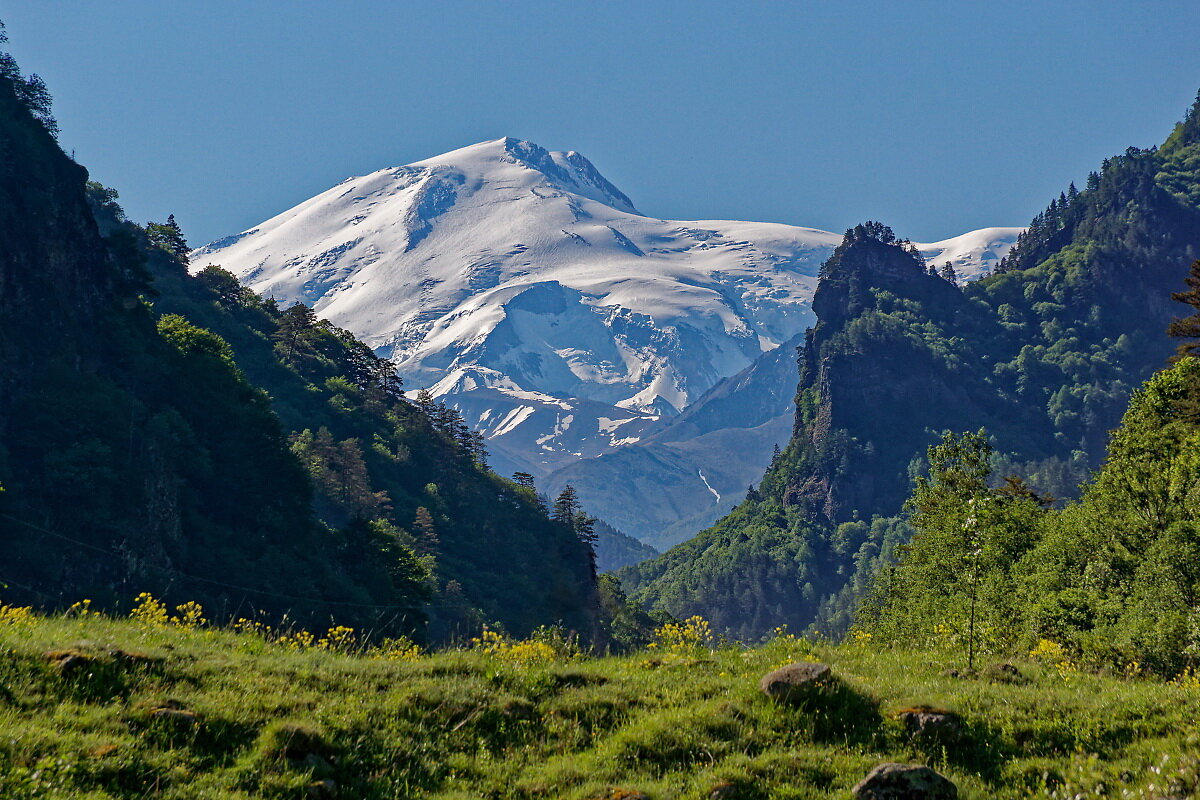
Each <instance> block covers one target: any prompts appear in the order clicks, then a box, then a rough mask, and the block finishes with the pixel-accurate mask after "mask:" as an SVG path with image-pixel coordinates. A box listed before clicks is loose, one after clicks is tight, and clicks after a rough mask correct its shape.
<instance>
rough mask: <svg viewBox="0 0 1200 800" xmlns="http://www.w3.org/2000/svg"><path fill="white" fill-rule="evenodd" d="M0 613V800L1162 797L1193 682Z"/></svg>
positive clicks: (1188, 741)
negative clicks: (897, 793) (918, 776)
mask: <svg viewBox="0 0 1200 800" xmlns="http://www.w3.org/2000/svg"><path fill="white" fill-rule="evenodd" d="M8 611H9V613H8V616H7V617H5V616H3V615H0V797H3V798H6V800H21V799H22V798H62V799H63V800H66V799H67V798H70V799H71V800H77V799H79V798H87V799H88V800H99V799H100V798H259V797H270V798H307V797H327V798H442V799H444V800H449V799H450V798H457V799H462V800H465V799H466V798H579V799H583V798H621V797H638V796H639V795H638V794H637V793H642V794H643V795H644V796H646V797H649V798H652V800H660V799H661V800H666V798H712V797H719V798H725V799H729V798H780V799H782V798H830V797H833V798H838V797H850V796H851V795H850V789H851V787H852V786H853V785H854V784H855V783H856V782H857V781H858V780H860V779H861V778H862V777H863V776H864V775H865V774H866V773H867V772H868V771H869V770H870V769H871V768H872V767H873V766H875V765H876V764H878V763H880V762H883V761H902V762H910V763H926V764H929V765H931V766H933V767H934V768H935V769H937V770H938V771H940V772H941V773H943V774H944V775H946V776H947V777H949V778H950V779H951V780H953V781H954V782H955V783H956V784H957V785H958V787H959V791H960V796H962V797H967V798H1008V797H1012V798H1015V797H1029V796H1034V797H1062V798H1067V797H1072V798H1073V797H1080V796H1082V797H1099V796H1109V797H1161V798H1169V797H1187V796H1190V795H1191V793H1192V792H1193V791H1194V790H1195V788H1196V777H1197V769H1198V765H1200V761H1198V760H1197V755H1198V754H1200V750H1198V749H1197V745H1198V744H1200V737H1198V736H1197V722H1196V720H1197V718H1198V717H1200V686H1197V685H1196V681H1194V680H1180V681H1175V682H1163V681H1161V680H1156V679H1150V678H1144V677H1138V676H1106V675H1097V674H1089V673H1085V672H1082V671H1077V670H1075V669H1074V668H1073V667H1071V666H1070V665H1069V664H1067V663H1063V664H1060V665H1055V664H1054V663H1046V664H1042V663H1038V662H1036V661H1033V660H1017V661H1014V662H1012V663H1013V664H1015V665H1016V666H1017V668H1018V669H1019V670H1020V673H1021V674H1020V676H1012V675H1010V674H1008V673H1002V672H999V671H995V670H991V671H989V670H987V669H984V670H982V671H981V675H980V677H971V678H962V677H950V676H949V674H948V673H949V671H950V670H952V669H954V668H961V667H962V666H963V660H964V659H963V658H962V657H961V656H960V655H959V654H957V653H952V652H946V653H941V652H901V651H896V650H876V649H872V648H871V647H870V646H868V645H867V644H863V643H857V644H843V645H838V646H826V645H822V644H813V643H810V642H807V641H805V640H803V639H798V638H795V637H791V636H787V635H782V636H777V637H776V638H775V639H773V640H772V641H770V642H767V643H765V644H762V645H759V646H756V647H753V648H746V647H741V646H720V647H708V646H705V645H704V644H696V643H694V642H683V643H681V642H680V641H679V640H675V641H674V642H673V643H672V642H664V643H663V644H662V645H660V646H659V647H658V648H652V649H650V650H647V651H645V652H640V653H636V654H632V655H625V656H606V657H590V656H583V655H570V654H569V652H568V651H567V649H566V648H563V649H562V651H561V652H560V651H559V650H555V649H553V648H550V647H549V646H546V645H544V644H540V643H530V642H526V643H513V642H505V641H504V640H502V639H501V638H500V637H494V641H492V642H491V646H490V647H489V646H488V645H487V643H485V642H477V643H475V645H474V646H467V647H464V648H463V649H460V650H450V651H445V652H439V653H435V654H426V655H420V656H419V657H414V656H413V654H412V653H411V652H404V651H402V650H392V651H381V650H378V649H374V650H373V649H368V648H356V647H353V646H351V645H349V644H347V643H346V642H345V641H340V642H339V641H334V642H333V643H332V644H331V643H330V642H329V641H328V640H327V641H326V643H325V645H321V644H320V640H319V639H318V638H314V640H313V642H311V643H310V642H306V641H301V642H297V640H296V638H295V637H292V638H291V639H289V640H285V641H284V642H277V641H268V639H266V638H264V637H263V636H262V635H259V634H256V633H254V632H252V631H242V632H236V631H232V630H224V629H213V628H209V627H204V626H200V627H191V628H189V627H186V626H183V625H181V624H171V623H170V622H167V623H165V624H164V623H163V622H162V621H161V620H159V621H157V622H154V621H146V620H140V621H139V620H129V619H120V620H118V619H111V618H107V617H103V616H98V615H88V616H85V617H83V618H78V617H64V616H55V617H38V616H34V615H32V614H22V613H20V612H19V611H16V612H14V611H13V610H12V609H9V610H8ZM339 647H341V648H342V649H341V650H339V649H338V648H339ZM389 656H390V657H389ZM806 659H807V660H820V661H823V662H825V663H828V664H829V665H830V666H831V667H832V669H833V671H834V674H835V675H836V676H837V678H838V679H839V684H838V688H837V689H836V690H833V691H830V692H827V693H825V694H823V695H822V696H821V697H819V698H818V699H817V700H816V701H814V702H812V703H811V704H810V705H809V706H807V707H803V708H792V707H784V706H780V705H777V704H775V703H773V702H772V701H770V700H768V699H767V698H766V697H765V696H763V695H762V694H761V693H760V692H759V691H758V680H759V678H760V677H761V676H762V675H763V674H765V673H766V672H768V671H769V670H771V669H773V668H775V667H778V666H781V665H783V664H786V663H790V662H792V661H798V660H806ZM985 663H986V662H985ZM988 675H992V676H993V677H994V678H995V679H994V680H993V679H989V677H988ZM916 706H930V707H934V708H939V709H945V710H948V711H952V712H955V713H957V714H958V715H960V716H961V718H962V720H963V722H964V725H965V731H966V732H965V736H964V737H963V739H962V740H961V741H960V742H958V743H957V744H955V745H954V746H952V747H946V746H922V745H919V744H915V743H914V742H913V741H912V740H911V739H910V737H909V734H908V733H907V731H906V730H905V729H904V727H903V725H902V724H901V723H900V722H899V721H898V720H897V719H896V718H895V714H896V712H898V711H900V710H903V709H905V708H909V707H916Z"/></svg>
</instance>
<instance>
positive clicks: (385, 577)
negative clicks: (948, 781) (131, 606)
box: [0, 81, 595, 633]
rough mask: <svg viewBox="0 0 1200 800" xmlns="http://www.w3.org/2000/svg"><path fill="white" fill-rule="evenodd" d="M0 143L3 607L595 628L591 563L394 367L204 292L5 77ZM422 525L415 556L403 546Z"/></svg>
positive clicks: (254, 302) (338, 334)
mask: <svg viewBox="0 0 1200 800" xmlns="http://www.w3.org/2000/svg"><path fill="white" fill-rule="evenodd" d="M0 145H2V146H3V147H4V148H5V152H6V153H8V155H9V159H8V162H7V163H9V164H10V165H11V166H10V168H9V169H7V170H5V171H3V172H2V173H0V243H2V244H3V247H2V248H0V420H2V427H0V485H3V486H4V488H5V492H4V493H3V495H2V497H0V580H2V581H4V582H6V583H7V584H8V586H7V588H6V589H5V597H6V599H9V600H13V601H16V600H21V599H24V600H26V601H31V602H36V603H38V604H41V605H47V606H54V605H59V604H65V603H69V602H72V601H75V600H78V599H81V598H82V597H85V596H86V597H90V598H91V599H93V600H94V601H95V602H96V604H97V605H99V606H109V607H112V606H114V605H117V604H119V603H127V602H128V601H129V599H130V598H131V597H133V596H134V595H136V594H137V593H138V592H141V591H150V592H153V593H155V594H157V595H159V596H163V597H164V598H165V599H166V600H167V601H168V602H169V603H172V602H179V601H181V600H197V601H200V602H201V603H203V605H204V606H205V607H206V608H207V609H208V610H209V613H210V615H212V616H213V617H214V618H223V617H227V616H232V615H238V614H240V615H250V614H252V613H253V611H255V610H261V611H264V612H266V613H269V614H271V615H275V616H279V615H282V614H283V613H285V612H286V613H288V614H289V615H290V618H291V619H292V620H294V621H298V622H301V623H302V624H310V623H311V624H314V625H318V624H325V623H328V621H329V620H330V619H331V618H336V620H337V621H338V622H342V623H345V624H349V625H354V626H361V627H364V628H370V629H371V630H373V631H375V632H377V633H383V632H386V631H387V630H389V629H391V630H395V629H398V630H402V631H410V632H419V631H420V629H421V627H422V623H423V620H424V617H425V614H426V611H429V612H430V613H431V615H432V616H434V617H435V619H434V621H435V622H436V623H438V624H439V625H441V621H442V620H444V619H445V618H446V617H447V616H448V615H450V616H455V615H456V616H455V618H456V619H468V618H469V619H474V620H479V619H480V618H481V617H480V615H481V611H480V609H481V610H482V615H483V618H485V619H487V620H489V621H495V622H499V623H501V624H503V625H504V626H506V627H508V628H510V629H511V630H513V631H514V632H517V633H522V632H525V631H528V630H531V629H532V628H534V627H536V626H537V625H540V624H548V623H554V622H557V621H562V622H563V623H564V624H566V625H568V626H570V627H573V628H575V629H576V630H582V631H585V632H590V631H591V626H592V622H593V618H594V602H595V594H594V592H595V590H594V583H593V579H592V574H591V569H590V567H589V559H588V556H587V548H586V547H585V546H584V545H583V544H582V543H581V542H579V540H578V538H577V537H576V536H575V535H574V533H573V532H571V531H565V530H563V529H562V527H561V526H559V525H556V524H554V523H552V522H551V521H550V520H548V519H547V518H546V516H545V514H544V512H543V511H542V510H541V509H540V508H539V507H538V505H537V503H536V501H534V500H531V499H530V498H529V497H528V496H527V492H526V491H525V490H523V489H521V488H520V487H517V486H515V485H514V484H512V483H510V482H508V481H505V480H503V479H501V478H499V477H497V476H495V475H493V474H491V473H489V472H487V471H486V470H485V469H484V468H483V466H482V461H483V460H482V456H481V451H482V448H481V446H480V444H479V442H478V441H475V440H472V441H471V442H470V443H469V444H470V446H469V447H464V443H465V439H466V437H465V435H464V434H463V433H462V432H461V431H460V430H459V429H458V428H457V427H454V426H453V425H452V424H450V423H452V422H453V420H449V422H448V423H447V424H445V425H443V424H439V421H435V420H432V419H431V418H430V417H429V416H427V415H426V414H423V413H422V412H421V411H420V410H418V409H417V408H415V407H413V406H412V405H410V404H409V403H407V402H406V401H404V400H403V396H402V390H401V386H400V383H399V380H398V378H397V377H396V375H395V371H394V369H393V368H392V367H391V365H390V364H388V363H387V362H384V361H381V360H380V359H378V358H376V357H375V355H374V354H373V353H372V352H371V350H370V349H369V348H367V347H366V346H365V345H363V344H362V343H361V342H358V341H357V340H356V339H354V337H353V336H351V335H350V334H349V333H347V332H346V331H342V330H339V329H337V328H335V327H333V326H331V325H329V324H328V323H325V322H323V321H321V320H318V319H316V318H315V316H314V315H313V314H312V312H311V310H310V309H307V308H305V307H303V306H300V307H294V308H292V309H288V310H286V311H280V310H279V309H278V308H276V307H275V305H274V303H272V302H270V301H263V300H260V299H259V298H257V297H256V296H254V295H253V293H251V292H249V291H247V290H244V289H240V288H239V287H237V286H236V282H235V281H233V280H232V276H230V275H229V274H228V273H225V272H224V271H223V270H220V269H219V268H217V267H211V266H210V267H208V268H206V269H204V270H202V271H201V273H200V275H199V276H198V277H196V278H193V277H190V276H189V275H188V274H187V271H186V264H185V261H184V259H185V256H186V252H187V250H186V247H187V245H186V242H185V240H184V238H183V235H182V232H181V231H180V230H179V228H178V226H177V225H175V224H174V220H173V219H169V220H168V222H167V223H164V224H163V225H161V226H155V227H152V228H151V229H150V230H148V231H147V230H145V229H142V228H140V227H138V226H137V225H134V224H133V223H130V222H129V221H128V220H126V219H125V216H124V214H123V213H122V212H121V209H120V207H119V206H118V205H117V202H116V199H117V195H116V193H115V192H113V191H111V190H107V189H105V188H104V187H102V186H100V185H98V184H95V183H90V184H86V185H85V182H86V179H87V175H86V172H85V171H84V170H83V169H82V168H81V167H78V166H77V165H75V164H73V163H72V162H71V161H70V160H69V159H67V158H66V157H65V156H64V155H63V154H62V152H61V150H60V149H59V148H58V147H57V145H56V144H55V143H54V142H53V140H52V139H51V138H50V137H49V136H48V135H47V133H46V131H45V129H44V127H43V126H41V125H39V124H37V122H36V121H35V120H34V119H33V118H32V117H31V115H30V112H29V110H28V109H27V108H26V105H25V104H24V103H23V102H22V101H21V100H20V99H19V98H18V97H17V96H16V94H15V93H14V92H13V90H12V89H11V86H10V82H8V81H0ZM443 422H445V420H443ZM447 425H449V427H447ZM289 433H291V434H292V436H293V438H292V440H291V442H290V443H289V439H288V434H289ZM289 444H290V446H289ZM298 456H299V457H298ZM314 487H315V489H316V491H315V493H314V491H313V489H314ZM419 508H424V509H425V510H426V514H427V515H428V516H429V517H430V518H431V519H432V520H433V525H434V527H435V528H436V531H437V536H436V539H434V540H432V541H431V540H429V539H428V538H426V539H423V540H422V547H423V548H424V549H425V550H426V551H427V552H426V554H425V555H422V556H418V555H417V554H416V553H415V552H414V550H413V548H414V547H416V546H417V540H416V538H415V537H414V535H413V533H411V532H409V531H406V530H404V528H403V527H401V526H403V525H407V524H409V522H410V521H411V520H413V519H414V518H416V516H417V510H418V509H419ZM435 550H436V553H434V552H433V551H435ZM433 570H436V575H434V574H432V571H433ZM431 596H432V597H433V606H432V607H430V606H427V601H428V600H429V599H430V598H431ZM446 609H450V610H449V611H447V610H446ZM451 612H453V613H451ZM441 629H443V630H444V629H446V626H445V625H441Z"/></svg>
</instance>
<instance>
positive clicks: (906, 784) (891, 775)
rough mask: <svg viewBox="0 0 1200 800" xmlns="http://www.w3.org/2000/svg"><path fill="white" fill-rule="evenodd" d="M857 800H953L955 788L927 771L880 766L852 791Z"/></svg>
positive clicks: (907, 767)
mask: <svg viewBox="0 0 1200 800" xmlns="http://www.w3.org/2000/svg"><path fill="white" fill-rule="evenodd" d="M854 796H855V797H856V798H858V800H956V798H957V797H958V787H957V786H955V785H954V784H953V783H951V782H950V781H949V780H947V779H946V778H944V777H942V776H941V775H939V774H938V773H936V772H934V771H933V770H931V769H930V768H929V767H917V766H913V765H911V764H890V763H889V764H880V765H879V766H877V767H875V769H873V770H871V771H870V772H869V773H868V774H867V777H865V778H863V779H862V780H861V781H859V782H858V785H857V786H855V787H854Z"/></svg>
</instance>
